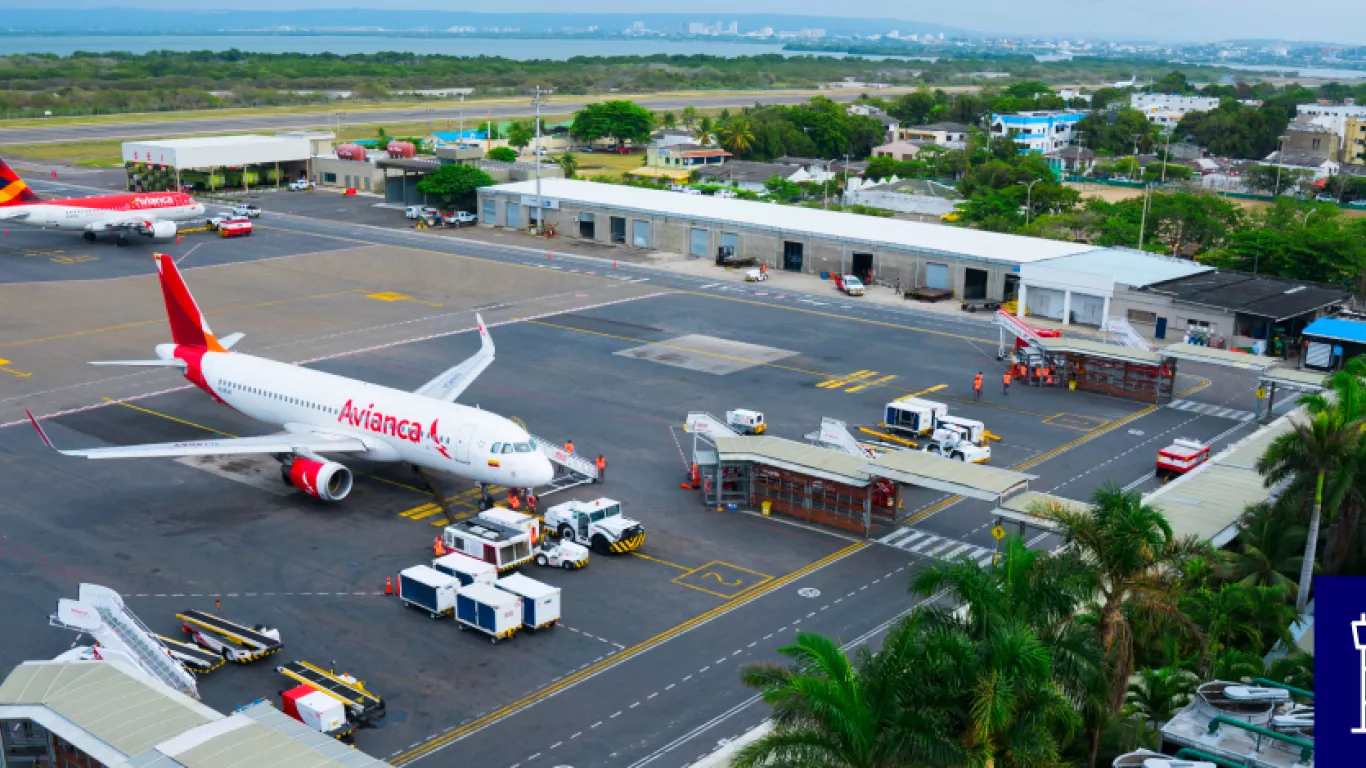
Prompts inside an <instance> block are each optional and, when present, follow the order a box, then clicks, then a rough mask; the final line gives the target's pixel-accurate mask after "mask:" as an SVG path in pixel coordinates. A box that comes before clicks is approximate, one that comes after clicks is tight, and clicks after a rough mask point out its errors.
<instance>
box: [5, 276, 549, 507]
mask: <svg viewBox="0 0 1366 768" xmlns="http://www.w3.org/2000/svg"><path fill="white" fill-rule="evenodd" d="M153 258H154V259H155V260H156V265H157V272H158V274H159V276H160V279H161V292H162V297H163V298H164V299H165V302H166V316H167V319H168V321H169V323H170V326H171V340H172V343H170V344H158V345H157V347H156V359H155V360H111V361H101V362H96V363H93V364H94V365H116V366H138V367H162V368H175V369H177V370H179V371H180V372H181V373H182V374H183V375H184V376H185V378H186V379H188V380H189V381H190V382H191V383H193V384H194V385H195V386H197V387H199V388H200V389H202V390H204V392H206V393H207V394H208V395H209V396H210V397H212V398H213V399H214V400H215V401H217V402H218V403H221V404H223V405H226V406H228V407H230V408H233V409H236V410H238V411H240V412H242V413H244V414H246V415H247V416H251V417H252V418H254V419H257V420H259V421H263V422H265V423H267V424H271V425H273V426H276V427H279V428H281V429H282V430H283V431H281V432H277V433H275V434H271V435H265V436H261V437H239V438H225V439H213V440H190V441H184V442H176V443H150V444H145V445H127V446H112V447H101V448H85V449H76V450H60V449H57V448H56V447H55V446H54V445H53V444H52V440H51V439H49V437H48V435H47V433H46V432H45V431H44V430H43V428H42V426H40V425H39V423H38V420H37V419H35V418H33V415H32V414H29V419H30V420H31V421H32V422H33V426H34V428H35V429H37V430H38V434H39V435H40V436H41V437H42V439H43V442H44V443H46V444H47V446H48V447H49V448H52V449H53V450H57V451H58V452H59V453H61V454H62V455H64V456H75V457H82V458H87V459H119V458H153V457H179V456H212V455H230V454H270V455H273V456H275V457H276V458H277V459H279V460H280V461H281V474H282V476H283V478H284V480H285V482H287V483H290V484H292V485H294V486H296V487H298V488H300V489H301V490H303V491H305V492H307V493H308V494H310V495H312V496H314V497H316V498H319V499H324V500H326V501H340V500H341V499H343V498H345V497H346V495H347V494H348V493H350V491H351V485H352V474H351V471H350V470H349V469H347V468H346V467H345V466H343V465H342V464H340V463H337V462H335V461H332V460H330V459H327V458H323V456H322V454H329V453H332V454H346V455H351V456H356V457H359V458H363V459H368V460H371V461H380V462H403V463H406V464H411V465H413V466H414V467H419V468H424V469H432V470H437V471H442V472H448V473H451V474H454V475H458V476H461V477H467V478H470V479H472V480H474V481H476V482H478V483H480V484H485V483H497V484H499V485H503V486H507V487H521V488H534V487H536V486H539V485H544V484H546V483H548V482H550V480H551V478H552V476H553V475H554V468H553V467H552V466H551V464H550V461H549V459H547V458H546V456H545V455H544V454H543V453H542V452H541V450H540V447H539V446H537V445H536V443H535V442H534V440H533V439H532V437H531V436H530V435H528V434H527V432H526V430H524V429H522V428H521V427H520V426H518V425H517V424H515V423H513V422H512V421H510V420H508V419H505V418H503V417H502V416H499V415H497V414H494V413H490V412H488V411H484V410H480V409H478V408H470V407H468V406H464V405H459V404H457V403H456V402H455V399H456V398H457V397H459V396H460V394H461V393H462V392H464V391H465V389H466V388H467V387H469V385H470V384H472V383H473V382H474V380H475V379H476V378H477V377H478V376H479V374H480V373H482V372H483V371H484V369H485V368H487V367H488V366H489V365H490V364H492V363H493V359H494V348H493V339H492V338H491V337H490V336H489V333H488V329H487V328H485V327H484V321H483V319H482V318H480V317H479V316H478V315H476V316H475V318H476V321H477V322H478V328H479V338H480V348H479V351H478V352H476V353H475V354H474V355H473V356H471V357H470V358H469V359H467V360H465V361H464V362H462V363H460V364H459V365H456V366H454V367H452V368H450V369H449V370H447V371H445V372H443V373H442V374H441V375H439V376H437V377H436V378H434V379H432V380H431V381H429V382H427V383H426V384H424V385H422V386H421V387H419V388H418V389H416V390H415V391H413V392H405V391H403V390H399V389H392V388H389V387H384V386H380V385H377V384H370V383H366V382H362V381H358V380H356V379H350V378H345V377H342V376H334V375H332V374H330V373H323V372H322V371H315V370H313V369H310V368H303V367H300V366H296V365H290V364H288V363H280V362H276V361H274V360H267V359H265V358H261V357H254V356H252V355H247V354H242V353H240V352H233V351H232V348H233V347H234V346H235V345H236V344H237V343H238V342H239V341H241V339H242V334H240V333H235V334H232V335H230V336H225V337H223V338H222V339H219V338H218V337H216V336H215V335H214V333H213V331H212V330H210V329H209V324H208V321H207V320H206V319H205V318H204V313H203V312H201V311H200V309H199V305H198V304H197V303H196V302H195V300H194V297H193V296H192V295H190V289H189V287H188V286H187V285H186V284H185V281H184V279H183V278H182V277H181V274H180V271H179V270H178V269H177V268H176V265H175V261H174V259H172V258H171V257H170V256H166V255H164V254H156V255H154V256H153Z"/></svg>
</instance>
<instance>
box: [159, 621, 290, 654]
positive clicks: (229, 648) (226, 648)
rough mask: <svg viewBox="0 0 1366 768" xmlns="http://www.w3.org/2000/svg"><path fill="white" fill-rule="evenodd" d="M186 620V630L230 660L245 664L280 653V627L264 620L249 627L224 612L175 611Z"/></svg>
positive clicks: (205, 645) (206, 646)
mask: <svg viewBox="0 0 1366 768" xmlns="http://www.w3.org/2000/svg"><path fill="white" fill-rule="evenodd" d="M175 617H176V618H177V619H180V620H181V621H182V622H184V624H183V625H181V626H182V628H183V629H184V630H185V634H187V635H189V636H190V637H192V638H194V641H195V642H196V643H198V644H199V645H200V646H201V647H204V648H207V649H209V650H210V651H213V652H214V653H216V654H219V655H220V656H222V657H223V658H225V659H227V660H228V661H235V662H237V663H238V664H246V663H248V662H252V661H256V660H257V659H264V658H265V657H267V656H269V655H271V654H273V653H279V652H280V649H281V648H283V647H284V646H283V645H282V644H281V643H280V630H278V629H272V628H270V627H267V626H266V625H264V624H257V625H256V626H255V627H248V626H246V625H245V624H238V623H237V622H235V621H230V620H228V619H225V618H223V617H222V616H216V615H214V614H212V613H207V612H205V611H195V610H189V611H182V612H180V613H177V614H176V615H175Z"/></svg>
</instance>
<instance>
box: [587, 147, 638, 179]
mask: <svg viewBox="0 0 1366 768" xmlns="http://www.w3.org/2000/svg"><path fill="white" fill-rule="evenodd" d="M574 157H577V158H578V159H579V170H578V175H579V176H620V175H621V174H623V173H626V172H627V171H631V170H635V169H636V168H639V167H640V166H642V165H644V161H645V156H644V155H641V154H636V155H609V154H606V153H603V154H598V153H596V152H594V153H593V154H588V153H586V152H576V153H575V154H574Z"/></svg>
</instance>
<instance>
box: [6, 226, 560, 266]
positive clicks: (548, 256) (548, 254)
mask: <svg viewBox="0 0 1366 768" xmlns="http://www.w3.org/2000/svg"><path fill="white" fill-rule="evenodd" d="M5 234H7V235H8V234H9V230H8V229H7V230H5ZM545 260H546V261H550V252H549V251H547V252H546V254H545Z"/></svg>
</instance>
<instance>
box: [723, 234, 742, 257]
mask: <svg viewBox="0 0 1366 768" xmlns="http://www.w3.org/2000/svg"><path fill="white" fill-rule="evenodd" d="M726 246H730V248H731V249H732V250H731V253H734V254H736V255H739V253H740V236H739V235H737V234H735V233H734V232H722V233H721V247H722V248H725V247H726Z"/></svg>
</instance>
